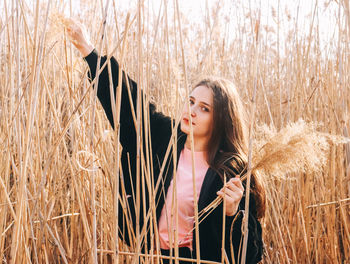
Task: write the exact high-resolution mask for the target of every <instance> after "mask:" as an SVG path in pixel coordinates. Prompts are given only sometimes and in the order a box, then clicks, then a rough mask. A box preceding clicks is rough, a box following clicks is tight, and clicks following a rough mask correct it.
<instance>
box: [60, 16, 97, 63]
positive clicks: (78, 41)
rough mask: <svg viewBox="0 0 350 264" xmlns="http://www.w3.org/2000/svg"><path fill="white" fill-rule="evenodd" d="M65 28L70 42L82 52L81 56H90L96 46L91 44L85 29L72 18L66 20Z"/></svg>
mask: <svg viewBox="0 0 350 264" xmlns="http://www.w3.org/2000/svg"><path fill="white" fill-rule="evenodd" d="M65 26H66V29H67V33H68V37H69V40H70V41H71V42H72V43H73V44H74V46H75V47H76V48H77V49H78V50H79V51H80V53H81V55H82V56H83V57H86V56H87V55H89V54H90V53H91V52H92V51H93V49H94V46H93V45H92V44H91V42H90V38H89V35H88V34H87V32H86V29H85V27H84V26H83V25H82V24H80V23H79V22H77V21H74V20H73V19H71V18H68V19H66V20H65Z"/></svg>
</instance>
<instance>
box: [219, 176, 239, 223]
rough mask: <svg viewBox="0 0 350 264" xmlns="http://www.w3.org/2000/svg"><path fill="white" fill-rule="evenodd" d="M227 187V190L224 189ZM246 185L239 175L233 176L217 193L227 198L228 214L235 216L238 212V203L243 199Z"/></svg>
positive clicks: (226, 210)
mask: <svg viewBox="0 0 350 264" xmlns="http://www.w3.org/2000/svg"><path fill="white" fill-rule="evenodd" d="M224 188H225V190H224ZM243 193H244V187H243V185H242V181H241V179H240V178H239V176H237V177H235V178H231V179H230V180H229V181H228V182H227V183H226V185H225V187H222V188H221V190H220V191H218V192H217V193H216V194H217V195H218V196H221V197H222V198H223V199H225V212H226V215H228V216H233V215H235V213H236V212H237V209H238V205H239V203H240V201H241V199H242V196H243Z"/></svg>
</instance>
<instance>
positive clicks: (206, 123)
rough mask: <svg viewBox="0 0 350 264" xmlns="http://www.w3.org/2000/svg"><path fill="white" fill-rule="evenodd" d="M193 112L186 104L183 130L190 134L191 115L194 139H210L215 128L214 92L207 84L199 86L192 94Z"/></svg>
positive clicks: (191, 106)
mask: <svg viewBox="0 0 350 264" xmlns="http://www.w3.org/2000/svg"><path fill="white" fill-rule="evenodd" d="M189 104H190V110H191V113H188V107H187V105H185V107H184V110H183V113H182V119H181V131H182V132H184V133H186V134H187V135H189V134H190V124H189V120H190V119H189V115H190V114H191V116H192V128H193V137H194V139H195V140H196V139H200V140H201V141H203V140H205V141H206V142H208V141H209V139H210V136H211V133H212V130H213V92H212V90H211V89H209V88H208V87H206V86H197V87H196V88H195V89H194V90H193V91H192V93H191V94H190V99H189Z"/></svg>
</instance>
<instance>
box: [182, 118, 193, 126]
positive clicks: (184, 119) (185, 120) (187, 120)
mask: <svg viewBox="0 0 350 264" xmlns="http://www.w3.org/2000/svg"><path fill="white" fill-rule="evenodd" d="M182 120H183V121H184V122H185V124H186V125H188V124H189V123H190V120H189V119H188V118H186V117H184V118H182ZM192 125H193V126H194V125H195V123H194V122H192Z"/></svg>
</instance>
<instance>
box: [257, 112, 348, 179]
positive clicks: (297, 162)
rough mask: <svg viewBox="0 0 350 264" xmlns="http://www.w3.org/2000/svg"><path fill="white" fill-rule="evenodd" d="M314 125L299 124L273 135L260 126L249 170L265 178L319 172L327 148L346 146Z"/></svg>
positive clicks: (344, 141)
mask: <svg viewBox="0 0 350 264" xmlns="http://www.w3.org/2000/svg"><path fill="white" fill-rule="evenodd" d="M316 128H317V125H315V124H314V123H306V122H305V121H304V120H301V119H300V120H299V121H297V122H295V123H291V124H289V125H287V126H286V127H284V128H283V129H281V130H280V131H279V132H276V130H275V129H274V128H268V127H267V126H265V125H264V126H261V127H260V128H259V129H258V130H257V138H258V139H260V140H258V141H257V144H256V146H255V150H254V151H253V159H252V161H253V169H252V172H253V173H254V172H255V171H259V172H262V173H263V174H264V175H265V177H269V176H272V175H273V176H277V177H283V176H285V175H286V174H287V173H293V172H309V173H312V172H319V171H321V170H322V168H323V166H324V165H325V164H326V162H327V158H328V151H329V148H330V144H331V143H333V144H340V143H347V142H349V140H348V139H346V138H344V137H341V136H333V135H330V134H327V133H321V132H318V131H316Z"/></svg>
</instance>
